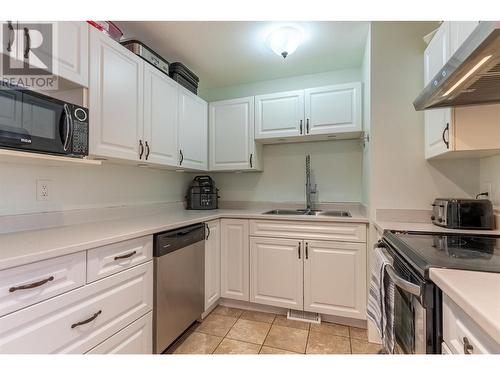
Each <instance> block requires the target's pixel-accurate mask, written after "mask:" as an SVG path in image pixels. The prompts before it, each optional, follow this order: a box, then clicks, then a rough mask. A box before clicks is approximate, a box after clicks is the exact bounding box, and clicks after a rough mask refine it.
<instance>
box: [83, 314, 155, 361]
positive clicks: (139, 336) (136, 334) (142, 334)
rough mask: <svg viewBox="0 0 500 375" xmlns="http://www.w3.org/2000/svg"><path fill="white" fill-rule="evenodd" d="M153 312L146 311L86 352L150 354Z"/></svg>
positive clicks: (151, 348)
mask: <svg viewBox="0 0 500 375" xmlns="http://www.w3.org/2000/svg"><path fill="white" fill-rule="evenodd" d="M152 353H153V313H152V312H150V313H147V314H146V315H144V316H143V317H142V318H139V319H137V320H136V321H135V322H133V323H132V324H130V325H128V326H126V327H125V328H123V329H122V330H121V331H120V332H118V333H116V334H114V335H113V336H111V337H110V338H109V339H107V340H106V341H104V342H102V343H100V344H99V345H97V346H96V347H95V348H94V349H92V350H90V351H89V352H87V354H152Z"/></svg>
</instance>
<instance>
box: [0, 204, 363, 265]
mask: <svg viewBox="0 0 500 375" xmlns="http://www.w3.org/2000/svg"><path fill="white" fill-rule="evenodd" d="M235 211H238V210H235ZM200 214H201V216H200V217H197V218H192V219H187V220H180V221H175V222H170V223H166V224H162V225H156V226H152V227H149V228H147V229H146V228H145V229H140V230H137V231H126V232H124V233H121V234H116V235H112V236H109V237H105V236H98V238H96V239H95V240H92V241H84V242H78V243H76V244H68V245H62V246H55V247H54V248H51V249H42V250H39V251H36V250H35V251H33V252H30V253H28V254H21V255H19V256H13V257H8V258H5V259H1V257H0V271H2V270H5V269H9V268H14V267H19V266H23V265H26V264H30V263H34V262H39V261H43V260H47V259H52V258H57V257H60V256H64V255H69V254H73V253H77V252H80V251H87V250H90V249H93V248H96V247H101V246H106V245H109V244H112V243H116V242H122V241H127V240H130V239H133V238H137V237H142V236H148V235H152V234H155V233H159V232H164V231H168V230H172V229H177V228H180V227H183V226H187V225H192V224H196V223H200V222H209V221H212V220H218V219H225V218H227V219H256V220H287V221H311V222H340V223H353V224H365V225H368V224H369V220H368V218H366V217H362V216H354V217H347V218H340V217H297V216H295V215H294V216H288V215H279V216H270V215H264V214H262V213H244V212H241V211H240V212H234V213H230V212H223V213H221V212H216V213H214V212H206V216H203V215H202V213H201V212H200ZM153 216H154V215H153ZM134 219H137V220H140V219H141V218H140V217H137V218H133V217H132V218H128V220H134ZM110 221H113V220H110ZM107 222H109V221H107ZM98 223H99V222H95V224H98ZM79 225H81V224H76V225H72V226H68V227H75V229H76V228H77V227H78V226H79ZM68 227H66V228H68ZM62 228H65V227H61V229H62ZM54 229H55V230H57V229H59V228H48V229H40V230H39V231H44V230H54ZM37 231H38V230H32V231H26V232H17V233H14V234H13V235H19V236H21V235H30V234H31V235H34V234H36V232H37ZM75 242H77V241H75Z"/></svg>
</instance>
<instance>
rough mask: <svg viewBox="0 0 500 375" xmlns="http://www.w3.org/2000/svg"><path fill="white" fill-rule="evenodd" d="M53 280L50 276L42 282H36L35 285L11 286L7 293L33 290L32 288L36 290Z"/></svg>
mask: <svg viewBox="0 0 500 375" xmlns="http://www.w3.org/2000/svg"><path fill="white" fill-rule="evenodd" d="M52 280H54V276H50V277H48V278H46V279H44V280H40V281H37V282H35V283H31V284H25V285H19V286H13V287H11V288H9V293H14V292H15V291H16V290H25V289H33V288H38V287H39V286H42V285H44V284H46V283H48V282H49V281H52Z"/></svg>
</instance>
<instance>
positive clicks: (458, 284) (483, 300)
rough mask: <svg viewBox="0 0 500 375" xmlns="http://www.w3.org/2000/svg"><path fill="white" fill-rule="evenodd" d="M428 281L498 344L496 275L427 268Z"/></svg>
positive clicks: (499, 302) (499, 316)
mask: <svg viewBox="0 0 500 375" xmlns="http://www.w3.org/2000/svg"><path fill="white" fill-rule="evenodd" d="M429 275H430V278H431V280H432V281H433V282H434V283H435V284H436V285H437V286H438V287H439V288H440V289H441V290H442V291H443V293H445V294H447V295H448V296H449V297H450V298H451V299H452V300H453V301H454V302H455V303H456V304H457V305H458V306H460V307H461V308H462V309H463V310H464V311H465V312H466V313H467V314H468V315H469V316H470V317H471V318H472V319H473V320H474V321H475V322H476V323H477V324H478V325H479V326H480V327H481V328H482V329H484V331H485V332H487V333H488V334H489V335H490V336H491V337H492V338H493V339H494V340H495V341H496V342H498V343H499V344H500V274H498V273H490V272H475V271H462V270H452V269H444V268H431V269H430V271H429Z"/></svg>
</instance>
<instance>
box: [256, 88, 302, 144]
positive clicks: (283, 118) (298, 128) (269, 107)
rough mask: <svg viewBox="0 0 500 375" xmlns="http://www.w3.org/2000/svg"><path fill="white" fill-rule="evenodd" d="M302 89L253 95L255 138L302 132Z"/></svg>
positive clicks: (289, 135) (276, 136)
mask: <svg viewBox="0 0 500 375" xmlns="http://www.w3.org/2000/svg"><path fill="white" fill-rule="evenodd" d="M304 129H305V128H304V91H303V90H297V91H287V92H279V93H273V94H267V95H257V96H256V97H255V139H266V138H280V137H291V136H297V135H301V134H304Z"/></svg>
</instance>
